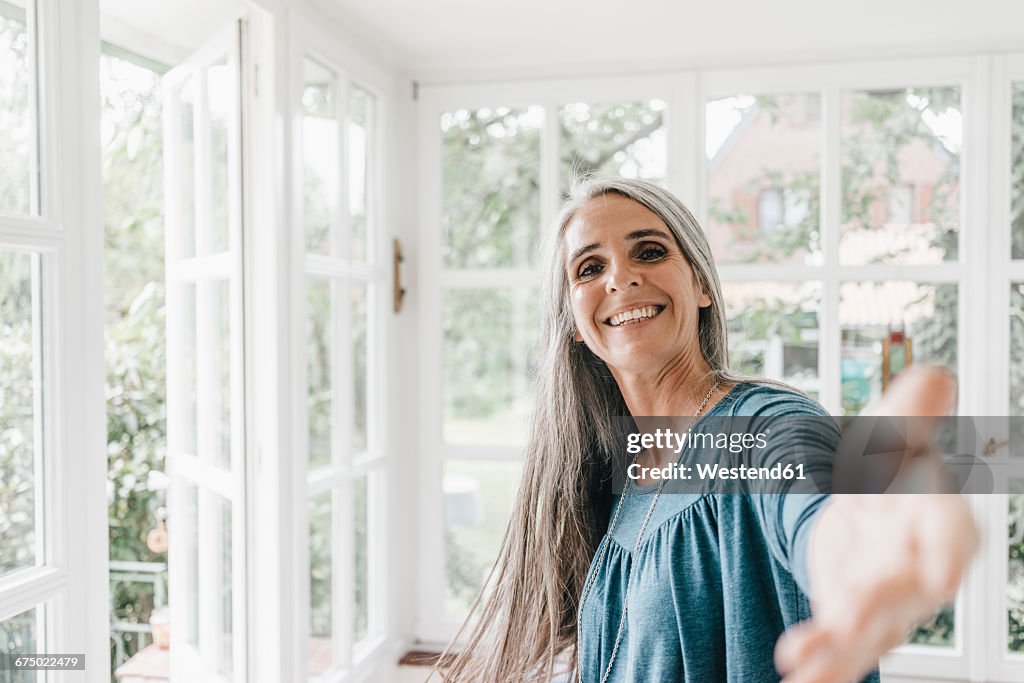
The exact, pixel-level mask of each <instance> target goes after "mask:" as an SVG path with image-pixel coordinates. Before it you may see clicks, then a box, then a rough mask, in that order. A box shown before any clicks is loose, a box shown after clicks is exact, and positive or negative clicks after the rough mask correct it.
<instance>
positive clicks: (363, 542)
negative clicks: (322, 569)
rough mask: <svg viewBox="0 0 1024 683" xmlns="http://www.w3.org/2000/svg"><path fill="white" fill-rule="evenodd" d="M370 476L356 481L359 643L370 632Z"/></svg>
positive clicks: (355, 516)
mask: <svg viewBox="0 0 1024 683" xmlns="http://www.w3.org/2000/svg"><path fill="white" fill-rule="evenodd" d="M369 476H370V475H366V476H363V477H360V478H359V479H356V481H355V486H354V491H353V494H354V498H355V510H354V513H355V514H354V520H355V573H354V574H353V576H354V577H355V607H356V609H355V623H354V624H353V633H354V634H355V641H356V642H357V643H358V642H359V641H361V640H362V639H363V638H365V637H366V636H367V635H368V634H369V632H370V536H369V526H368V522H369V519H368V518H369V509H370V508H369V504H370V500H369V496H370V488H369Z"/></svg>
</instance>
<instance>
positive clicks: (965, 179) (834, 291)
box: [416, 55, 1024, 681]
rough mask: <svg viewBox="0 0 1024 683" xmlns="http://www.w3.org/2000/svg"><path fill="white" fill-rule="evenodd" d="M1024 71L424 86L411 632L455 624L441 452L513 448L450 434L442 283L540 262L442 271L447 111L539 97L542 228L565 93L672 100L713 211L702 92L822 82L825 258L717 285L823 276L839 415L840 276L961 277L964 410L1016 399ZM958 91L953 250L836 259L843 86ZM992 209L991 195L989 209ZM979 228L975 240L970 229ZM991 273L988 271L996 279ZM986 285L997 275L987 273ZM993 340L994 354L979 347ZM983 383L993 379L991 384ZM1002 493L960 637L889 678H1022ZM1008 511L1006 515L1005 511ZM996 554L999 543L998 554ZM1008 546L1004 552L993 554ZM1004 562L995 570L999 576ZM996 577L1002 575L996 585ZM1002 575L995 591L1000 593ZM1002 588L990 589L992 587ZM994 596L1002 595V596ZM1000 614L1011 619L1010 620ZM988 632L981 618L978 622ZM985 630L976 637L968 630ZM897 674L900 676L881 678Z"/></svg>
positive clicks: (516, 271)
mask: <svg viewBox="0 0 1024 683" xmlns="http://www.w3.org/2000/svg"><path fill="white" fill-rule="evenodd" d="M1010 79H1013V80H1024V55H1011V56H1002V55H981V56H976V57H940V58H935V59H927V60H925V59H903V60H885V61H857V62H848V63H841V64H831V65H813V66H792V67H770V68H768V67H759V68H745V69H709V70H702V71H680V72H675V73H670V74H665V75H656V76H640V77H636V78H622V77H613V78H602V79H576V80H569V79H566V80H557V81H518V82H509V83H493V82H492V83H488V84H486V85H437V86H424V87H423V88H422V89H421V101H420V107H419V114H418V116H419V126H418V135H419V140H418V149H419V154H420V164H419V178H420V182H419V188H420V190H419V191H420V203H419V207H420V230H421V239H422V241H423V248H422V259H421V262H420V277H419V289H420V292H421V294H422V307H421V310H420V335H419V340H420V343H421V344H422V345H423V349H422V351H421V352H420V358H421V361H422V364H421V370H420V382H421V393H420V404H421V411H420V423H421V436H422V439H423V442H422V446H421V451H422V454H423V459H422V465H421V468H420V473H421V479H420V481H421V486H422V493H421V496H422V497H421V508H420V518H421V522H420V547H419V551H420V558H421V565H420V581H419V593H420V597H419V601H418V608H419V614H418V618H417V621H416V634H417V635H418V637H419V638H420V639H421V640H423V641H425V642H433V643H444V642H445V641H446V640H447V639H449V638H450V637H452V636H453V635H454V634H455V632H456V631H457V628H458V626H459V624H458V623H456V622H453V621H451V620H445V619H444V618H443V604H442V596H443V594H444V585H445V584H444V547H443V541H442V538H443V536H442V530H443V528H444V526H443V524H444V522H443V515H442V513H443V504H444V501H443V494H442V485H441V484H442V472H443V463H444V461H445V459H448V458H474V459H479V460H490V461H499V462H500V461H515V460H519V459H520V458H521V448H517V447H486V446H480V447H475V446H474V447H471V448H467V447H457V446H449V445H445V444H444V443H443V439H442V434H441V429H442V418H443V415H442V405H443V404H442V401H441V386H442V380H443V377H442V373H443V367H442V358H443V355H442V351H443V349H442V342H443V336H442V334H443V333H442V320H441V313H442V295H443V292H444V291H445V290H446V289H448V288H455V287H482V288H489V287H490V288H514V287H522V286H524V285H528V284H529V283H535V282H537V281H538V280H539V276H540V273H539V271H538V270H537V269H530V268H509V269H478V270H474V269H446V268H444V266H443V261H442V244H441V241H442V233H441V216H442V213H441V197H442V185H441V183H442V178H441V174H440V172H439V169H440V168H441V159H442V157H441V154H442V150H441V136H440V134H439V126H438V122H439V117H440V115H441V113H443V112H444V111H452V110H455V109H460V108H466V109H475V108H479V107H482V106H491V107H493V106H508V107H519V106H529V105H542V106H544V107H545V112H546V113H545V128H544V130H543V133H542V137H541V158H540V164H541V168H540V179H541V190H540V191H541V227H542V229H543V228H544V227H546V226H548V225H549V223H550V220H551V219H552V218H553V216H554V214H555V211H556V210H557V206H558V188H557V182H558V173H559V168H558V150H557V144H558V142H557V119H556V118H555V117H556V116H557V112H558V109H557V107H558V105H561V104H565V103H569V102H577V101H589V102H595V103H597V102H615V101H632V100H636V99H646V98H659V99H662V100H665V101H666V102H667V114H666V121H665V131H666V139H667V144H668V173H667V181H666V184H667V187H668V188H669V189H670V190H672V191H673V192H675V193H676V194H677V195H678V196H679V197H680V198H681V199H682V200H683V201H684V202H685V203H687V205H688V206H690V207H691V208H692V209H694V213H695V214H696V215H697V216H698V217H699V218H700V219H701V221H702V223H703V224H706V217H707V201H706V196H707V176H706V171H705V168H706V161H705V152H704V144H703V140H704V116H705V107H704V103H705V102H707V101H709V100H712V99H716V98H719V97H728V96H734V95H738V94H758V95H762V94H777V93H798V92H820V93H821V94H822V133H821V135H822V139H821V152H820V158H821V161H820V163H821V176H820V177H821V180H822V184H821V216H820V225H821V233H822V239H823V244H824V248H823V251H824V254H825V261H824V265H822V266H802V265H796V266H794V265H791V264H785V265H779V264H764V265H762V264H753V265H749V264H721V265H719V266H718V269H719V273H720V276H721V278H722V280H723V282H757V281H775V282H803V281H806V280H816V281H820V282H822V300H821V311H820V314H819V315H820V318H819V321H820V335H819V339H821V340H822V341H823V342H824V340H829V339H831V340H834V342H833V343H831V344H829V343H822V344H821V346H820V351H819V378H820V382H821V394H820V401H821V403H822V405H824V406H825V407H826V408H827V409H829V410H830V411H831V412H833V413H838V411H839V410H840V408H841V384H840V374H839V368H840V363H839V361H840V353H841V349H840V342H839V339H840V323H839V319H838V304H839V292H840V285H841V283H842V282H844V281H882V280H910V281H914V282H922V283H955V284H956V285H957V286H958V322H959V324H958V339H957V358H958V365H959V368H958V373H959V406H960V408H959V411H960V413H961V414H964V415H1005V414H1006V410H1007V400H1008V396H1009V393H1008V392H1009V386H1008V379H1007V377H1008V367H1007V364H1008V362H1009V317H1008V314H1007V311H1008V306H1009V285H1010V282H1011V281H1024V261H1016V262H1012V263H1011V262H1009V261H1008V256H1007V254H1008V249H1007V248H1006V245H1008V244H1009V151H1008V150H1009V146H1008V144H1007V143H1008V140H1009V138H1008V136H1009V109H1008V102H1009V82H1010ZM932 85H936V86H946V85H948V86H956V87H959V88H960V93H961V108H962V113H963V117H964V141H963V146H962V148H961V149H962V156H961V174H962V176H961V184H960V234H959V249H958V257H959V258H958V260H956V261H952V262H946V263H939V264H932V265H903V266H897V265H888V264H869V265H859V266H851V265H846V266H844V265H840V263H839V229H840V225H841V222H840V221H841V219H840V216H841V201H842V199H841V191H840V178H839V172H840V171H839V169H840V162H839V158H840V138H839V130H840V127H839V123H840V109H839V102H840V94H841V92H842V91H844V90H855V89H876V88H877V89H880V88H906V87H913V86H932ZM989 207H993V208H991V209H990V208H989ZM979 235H980V237H981V238H980V239H978V236H979ZM993 275H995V277H994V278H993ZM993 282H995V283H996V284H992V283H993ZM982 349H985V350H988V349H991V352H988V351H986V352H984V353H982V352H980V351H981V350H982ZM990 380H994V383H993V381H990ZM1005 501H1006V499H1005V497H1004V496H995V497H994V496H975V497H973V499H972V501H971V504H972V506H973V508H974V509H975V511H976V514H977V515H978V518H979V522H980V523H981V524H982V525H983V526H984V528H985V530H986V532H987V534H986V535H987V537H988V539H989V541H988V544H987V545H986V548H985V549H984V551H983V556H984V564H980V563H979V564H978V565H976V569H975V570H974V571H973V572H972V573H971V575H970V576H969V577H968V578H967V581H966V583H965V586H964V588H963V589H962V590H961V592H960V594H959V596H958V598H957V604H956V644H955V646H954V648H952V649H951V650H942V649H938V648H922V647H911V646H907V647H903V648H900V649H899V650H897V651H896V652H894V653H892V654H891V655H890V656H888V657H887V658H886V659H885V661H884V662H883V670H884V671H885V672H886V680H898V679H902V678H906V679H907V680H913V679H914V678H915V677H916V678H917V680H920V678H921V677H922V676H923V677H926V678H935V679H949V680H954V679H958V680H959V679H962V680H968V679H972V680H993V681H999V680H1005V681H1010V680H1020V677H1021V676H1024V657H1022V658H1021V659H1020V661H1018V659H1017V658H1016V657H1011V656H1004V655H1003V654H1001V653H1000V652H999V651H998V649H999V645H1000V643H1002V644H1003V649H1004V650H1005V628H1004V632H1003V635H1002V636H999V634H998V633H997V634H996V636H998V637H993V635H992V633H993V630H994V628H995V626H994V622H993V619H995V618H996V617H995V615H996V614H997V612H996V611H993V610H994V608H995V607H996V606H997V605H998V609H999V611H1000V612H1001V613H1002V614H1004V615H1005V584H1006V561H1005V552H1006V548H1005V535H1006V523H1007V519H1006V504H1005ZM1000 510H1002V512H1001V513H1000V512H999V511H1000ZM1000 553H1001V554H1000ZM1000 558H1001V559H1000ZM1000 572H1001V574H1000ZM1000 577H1001V580H1002V583H998V581H999V579H1000ZM1000 587H1002V590H1001V592H1000ZM997 594H998V595H997ZM1000 601H1001V602H1000ZM1003 621H1004V626H1005V616H1004V618H1003ZM981 629H987V630H984V631H983V630H981ZM978 633H983V634H988V636H987V637H979V636H978V635H977V634H978ZM890 677H897V678H890Z"/></svg>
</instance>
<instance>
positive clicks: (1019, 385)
mask: <svg viewBox="0 0 1024 683" xmlns="http://www.w3.org/2000/svg"><path fill="white" fill-rule="evenodd" d="M1009 415H1010V416H1012V417H1024V282H1016V283H1013V284H1011V285H1010V412H1009ZM1022 422H1024V420H1010V426H1011V428H1013V427H1016V428H1017V429H1015V430H1014V431H1015V432H1016V433H1014V434H1012V435H1011V437H1010V438H1011V440H1012V443H1014V444H1024V430H1022V429H1021V427H1022V425H1021V423H1022ZM1020 451H1021V448H1020V447H1015V448H1011V449H1010V452H1011V453H1019V452H1020Z"/></svg>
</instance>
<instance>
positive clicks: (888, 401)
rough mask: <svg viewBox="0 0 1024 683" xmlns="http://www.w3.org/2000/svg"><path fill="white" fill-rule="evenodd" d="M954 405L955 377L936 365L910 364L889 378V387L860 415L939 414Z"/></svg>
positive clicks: (950, 410) (943, 414)
mask: <svg viewBox="0 0 1024 683" xmlns="http://www.w3.org/2000/svg"><path fill="white" fill-rule="evenodd" d="M955 404H956V380H955V379H954V377H953V375H952V374H951V373H950V372H949V371H948V370H946V369H945V368H941V367H938V366H930V365H914V366H911V367H909V368H907V369H906V370H904V371H903V372H901V373H900V374H899V375H897V376H896V378H895V379H894V380H893V383H892V386H891V387H889V390H888V391H887V392H886V393H885V395H883V396H882V398H881V399H879V400H878V401H877V402H875V403H872V404H871V405H869V406H868V407H867V408H865V409H864V411H863V412H862V413H861V414H862V415H893V416H906V417H926V416H931V417H942V416H945V415H949V414H950V413H951V412H952V410H953V406H954V405H955Z"/></svg>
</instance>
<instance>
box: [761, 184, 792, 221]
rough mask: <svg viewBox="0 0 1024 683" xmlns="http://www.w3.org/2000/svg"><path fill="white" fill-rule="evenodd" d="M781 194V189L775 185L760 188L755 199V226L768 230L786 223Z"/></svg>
mask: <svg viewBox="0 0 1024 683" xmlns="http://www.w3.org/2000/svg"><path fill="white" fill-rule="evenodd" d="M782 194H783V193H782V190H781V189H779V188H777V187H771V188H768V189H765V190H761V196H760V197H759V198H758V200H757V227H758V228H759V229H760V230H762V231H764V232H769V231H771V230H777V229H778V228H781V227H784V226H785V225H786V211H785V207H784V205H783V203H782Z"/></svg>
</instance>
